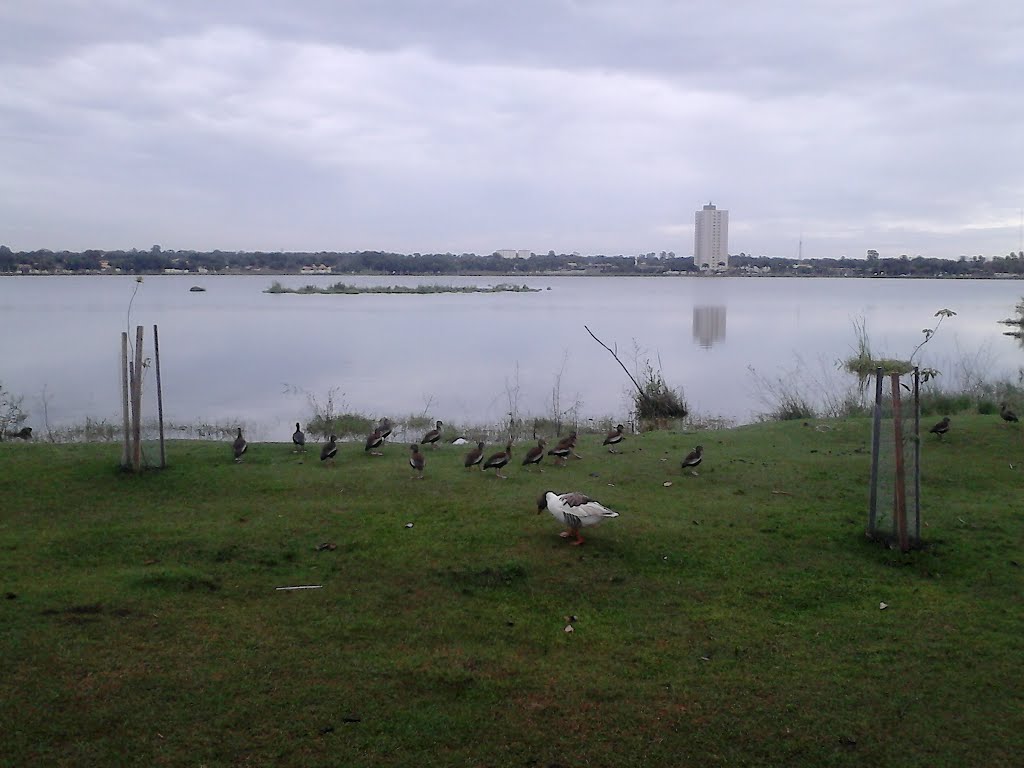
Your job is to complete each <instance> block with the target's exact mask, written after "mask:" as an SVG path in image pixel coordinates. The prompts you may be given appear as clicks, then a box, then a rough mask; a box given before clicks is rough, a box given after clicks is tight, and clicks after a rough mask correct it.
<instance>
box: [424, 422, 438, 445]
mask: <svg viewBox="0 0 1024 768" xmlns="http://www.w3.org/2000/svg"><path fill="white" fill-rule="evenodd" d="M440 439H441V422H440V421H439V422H437V423H436V424H435V425H434V428H433V429H432V430H430V431H429V432H427V434H425V435H424V436H423V439H422V440H420V445H427V444H428V443H429V444H430V445H431V446H434V445H437V441H438V440H440Z"/></svg>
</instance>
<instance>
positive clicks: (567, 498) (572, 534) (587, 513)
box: [537, 491, 619, 545]
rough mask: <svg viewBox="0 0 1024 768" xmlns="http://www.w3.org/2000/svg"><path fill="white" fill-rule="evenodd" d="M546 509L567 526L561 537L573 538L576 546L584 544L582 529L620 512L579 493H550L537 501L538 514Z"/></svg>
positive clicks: (616, 515)
mask: <svg viewBox="0 0 1024 768" xmlns="http://www.w3.org/2000/svg"><path fill="white" fill-rule="evenodd" d="M545 509H546V510H547V511H548V512H550V513H551V516H552V517H553V518H555V520H557V521H558V522H560V523H562V524H563V525H564V526H565V528H566V530H564V531H562V533H561V534H559V535H560V536H561V537H562V538H564V539H568V538H571V539H572V542H570V543H571V544H574V545H579V544H582V543H583V537H582V536H580V528H586V527H588V526H592V525H598V524H599V523H602V522H604V521H605V520H609V519H611V518H613V517H618V516H619V513H618V512H615V511H613V510H610V509H608V507H606V506H605V505H604V504H602V503H601V502H599V501H595V500H594V499H591V498H590V497H589V496H586V495H584V494H582V493H579V492H578V491H573V492H571V493H562V494H558V493H554V492H552V491H548V492H547V493H545V494H544V495H543V496H541V497H540V498H539V499H537V514H540V513H541V512H543V511H544V510H545Z"/></svg>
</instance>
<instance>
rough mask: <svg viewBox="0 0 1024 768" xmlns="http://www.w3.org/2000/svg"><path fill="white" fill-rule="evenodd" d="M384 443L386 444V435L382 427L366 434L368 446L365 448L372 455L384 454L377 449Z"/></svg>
mask: <svg viewBox="0 0 1024 768" xmlns="http://www.w3.org/2000/svg"><path fill="white" fill-rule="evenodd" d="M382 445H384V435H383V434H382V433H381V431H380V427H377V428H376V429H374V430H373V432H371V433H370V434H368V435H367V436H366V447H365V448H364V449H363V450H364V451H366V452H367V453H368V454H370V455H371V456H383V455H384V454H383V453H382V452H381V451H378V450H377V449H378V448H380V447H381V446H382Z"/></svg>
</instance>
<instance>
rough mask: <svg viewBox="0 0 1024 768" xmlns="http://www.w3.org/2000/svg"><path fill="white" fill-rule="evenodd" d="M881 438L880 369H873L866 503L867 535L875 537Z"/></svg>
mask: <svg viewBox="0 0 1024 768" xmlns="http://www.w3.org/2000/svg"><path fill="white" fill-rule="evenodd" d="M881 438H882V369H881V367H879V368H876V369H875V412H874V414H873V417H872V420H871V488H870V494H871V495H870V500H869V501H868V533H869V534H871V535H872V536H874V535H875V525H876V524H877V521H878V451H879V448H880V446H881Z"/></svg>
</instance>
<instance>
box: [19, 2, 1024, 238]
mask: <svg viewBox="0 0 1024 768" xmlns="http://www.w3.org/2000/svg"><path fill="white" fill-rule="evenodd" d="M709 201H710V202H713V203H715V204H716V205H717V206H718V207H719V208H724V209H727V210H728V211H729V216H730V230H729V251H730V252H731V253H739V252H740V251H744V252H747V253H754V254H766V255H770V256H785V257H795V256H796V255H797V252H798V243H799V241H800V238H801V234H802V237H803V255H804V256H805V257H839V256H843V255H849V256H855V257H863V256H864V254H865V251H866V250H867V249H869V248H875V249H877V250H878V251H879V252H880V253H881V255H882V256H899V255H900V254H903V253H907V254H909V255H917V254H920V255H924V256H938V257H950V258H955V257H957V256H959V255H961V254H967V255H974V254H985V255H988V256H993V255H1005V254H1007V253H1009V252H1010V251H1016V250H1018V249H1019V248H1020V247H1021V243H1020V239H1021V210H1022V208H1024V2H1021V0H991V1H990V2H987V3H978V2H954V1H951V0H835V2H827V1H826V0H821V1H820V2H809V1H803V0H775V1H774V2H764V0H728V1H727V2H726V1H723V0H707V1H700V2H696V1H689V0H676V1H672V0H546V1H542V0H515V1H514V2H499V1H497V0H495V1H493V2H492V1H491V0H291V1H290V2H284V1H283V0H6V2H2V3H0V244H6V245H8V246H10V247H11V248H14V249H15V250H31V249H36V248H50V249H54V250H62V249H65V248H66V249H72V250H82V249H87V248H104V249H115V248H132V247H136V248H140V249H143V248H149V247H150V246H151V245H154V244H159V245H161V246H162V247H163V248H165V249H170V248H175V249H177V248H185V249H188V248H196V249H214V248H221V249H224V250H278V249H288V250H309V251H316V250H338V251H348V250H363V249H371V250H376V249H380V250H389V251H397V252H402V253H412V252H423V253H427V252H442V253H443V252H448V251H450V252H454V253H461V252H476V253H481V254H483V253H490V252H492V251H494V250H496V249H502V248H516V249H527V250H532V251H535V252H545V253H546V252H547V251H548V250H554V251H556V252H572V251H579V252H581V253H583V254H597V253H605V254H619V253H622V254H636V253H641V252H650V251H655V252H660V251H663V250H664V251H675V252H676V253H678V254H680V255H690V254H692V253H693V217H694V211H696V210H697V209H699V208H700V207H701V206H702V205H703V204H705V203H707V202H709Z"/></svg>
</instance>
